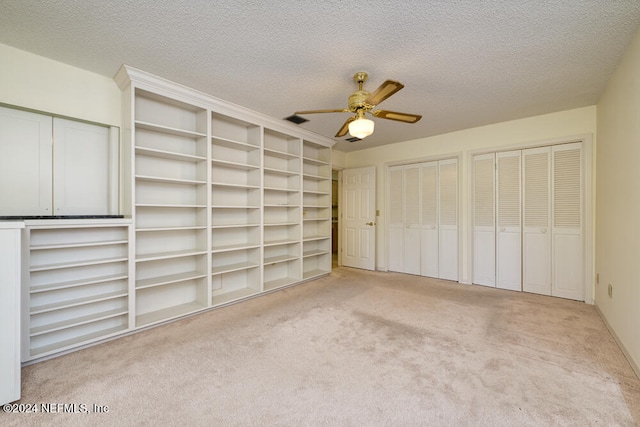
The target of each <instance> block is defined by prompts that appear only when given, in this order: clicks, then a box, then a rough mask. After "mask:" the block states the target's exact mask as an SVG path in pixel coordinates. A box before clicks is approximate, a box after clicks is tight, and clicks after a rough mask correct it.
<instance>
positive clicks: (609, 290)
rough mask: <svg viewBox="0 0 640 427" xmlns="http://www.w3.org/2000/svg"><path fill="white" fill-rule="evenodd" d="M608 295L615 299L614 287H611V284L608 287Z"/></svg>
mask: <svg viewBox="0 0 640 427" xmlns="http://www.w3.org/2000/svg"><path fill="white" fill-rule="evenodd" d="M607 294H608V295H609V298H613V286H611V283H609V285H608V286H607Z"/></svg>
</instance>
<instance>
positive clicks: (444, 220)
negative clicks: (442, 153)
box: [438, 159, 458, 280]
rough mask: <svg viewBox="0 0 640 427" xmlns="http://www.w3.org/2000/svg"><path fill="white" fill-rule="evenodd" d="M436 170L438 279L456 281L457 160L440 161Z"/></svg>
mask: <svg viewBox="0 0 640 427" xmlns="http://www.w3.org/2000/svg"><path fill="white" fill-rule="evenodd" d="M438 169H439V171H438V172H439V173H438V184H439V192H438V193H439V194H438V196H439V198H438V202H439V203H438V208H439V209H438V211H439V214H438V222H439V232H440V235H439V245H438V277H439V278H441V279H447V280H458V160H457V159H450V160H440V161H438Z"/></svg>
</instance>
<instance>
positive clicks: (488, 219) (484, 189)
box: [473, 153, 496, 287]
mask: <svg viewBox="0 0 640 427" xmlns="http://www.w3.org/2000/svg"><path fill="white" fill-rule="evenodd" d="M495 170H496V167H495V153H489V154H481V155H477V156H474V157H473V283H475V284H477V285H484V286H492V287H495V286H496V226H495V222H496V220H495V187H496V184H495Z"/></svg>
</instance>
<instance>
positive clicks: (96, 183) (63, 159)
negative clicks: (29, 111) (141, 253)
mask: <svg viewBox="0 0 640 427" xmlns="http://www.w3.org/2000/svg"><path fill="white" fill-rule="evenodd" d="M53 120H54V121H53V129H54V150H53V161H54V164H55V167H54V170H53V173H54V175H53V183H54V188H53V193H54V195H55V196H54V207H53V209H54V215H109V214H112V213H116V212H117V206H115V209H114V207H113V206H111V200H110V194H111V193H115V192H116V190H115V188H112V187H114V185H115V186H117V171H112V170H111V165H117V161H112V159H114V158H117V146H115V144H113V145H114V146H112V143H111V141H110V136H109V134H110V132H109V128H107V127H104V126H97V125H91V124H88V123H81V122H76V121H71V120H65V119H60V118H55V119H53ZM114 151H116V152H115V153H114ZM114 181H115V184H114Z"/></svg>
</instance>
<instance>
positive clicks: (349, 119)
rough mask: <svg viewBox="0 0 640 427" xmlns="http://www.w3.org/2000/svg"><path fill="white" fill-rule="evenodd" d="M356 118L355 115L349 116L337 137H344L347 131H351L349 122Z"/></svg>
mask: <svg viewBox="0 0 640 427" xmlns="http://www.w3.org/2000/svg"><path fill="white" fill-rule="evenodd" d="M355 119H356V118H355V117H349V118H348V119H347V121H346V122H344V124H343V125H342V127H341V128H340V130H339V131H338V133H336V138H342V137H343V136H345V135H346V134H347V132H349V123H351V122H352V121H354V120H355Z"/></svg>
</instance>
